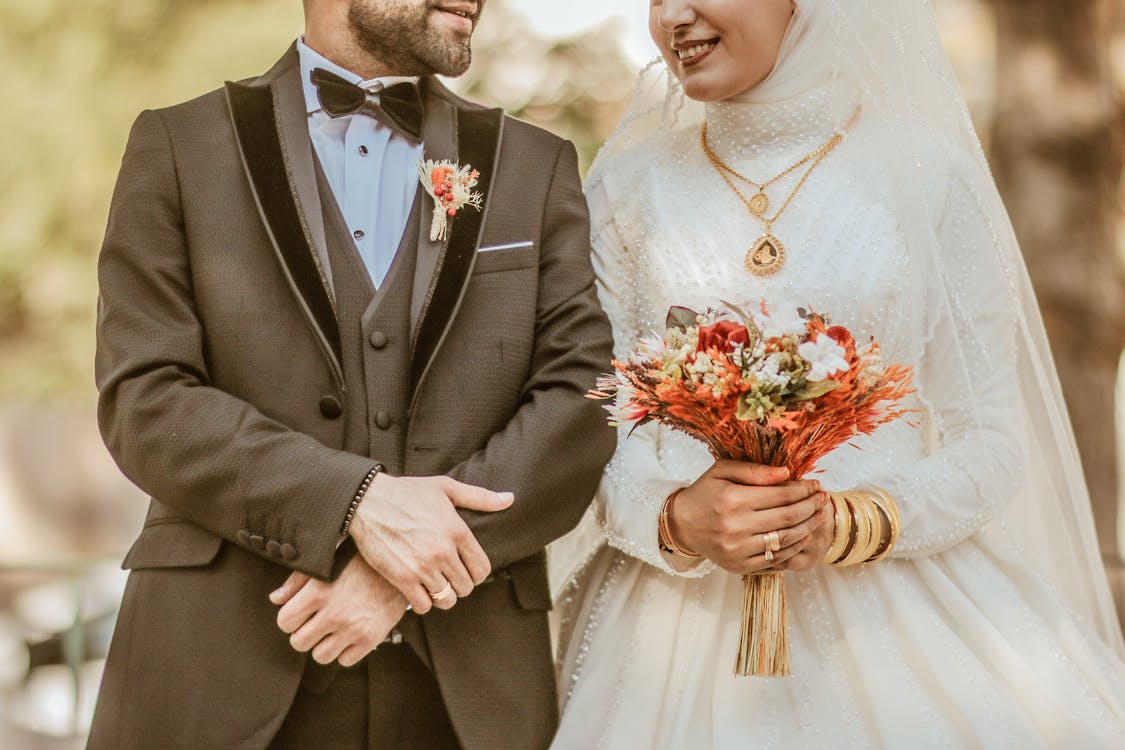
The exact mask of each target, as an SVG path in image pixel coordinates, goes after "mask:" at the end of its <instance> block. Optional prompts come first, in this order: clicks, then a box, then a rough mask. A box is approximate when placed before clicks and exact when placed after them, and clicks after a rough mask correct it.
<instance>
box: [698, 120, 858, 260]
mask: <svg viewBox="0 0 1125 750" xmlns="http://www.w3.org/2000/svg"><path fill="white" fill-rule="evenodd" d="M842 140H844V134H843V133H841V132H837V133H834V134H833V135H832V137H831V138H829V139H828V140H827V141H825V142H824V143H822V144H821V145H819V146H817V147H816V148H815V149H813V150H812V151H811V152H810V153H809V154H807V155H806V156H804V157H803V158H801V159H800V160H799V161H798V162H797V163H796V164H794V165H793V166H791V167H789V168H787V169H786V170H785V171H783V172H781V173H780V174H778V175H777V176H775V177H773V178H771V179H770V180H767V181H766V182H754V181H753V180H751V179H750V178H748V177H746V176H744V175H742V174H739V173H738V172H737V171H736V170H735V169H734V167H732V166H730V165H729V164H727V163H726V162H724V161H723V160H722V159H720V158H719V155H718V154H716V153H715V152H714V151H712V150H711V147H710V146H709V145H708V144H707V122H706V121H704V123H703V129H702V131H701V132H700V134H699V141H700V144H701V145H702V146H703V153H704V154H706V155H707V159H708V160H710V162H711V166H713V167H714V168H715V171H716V172H718V173H719V176H720V177H722V178H723V182H725V183H726V184H727V186H728V187H729V188H730V189H731V190H733V191H734V194H735V195H737V196H738V198H739V200H741V201H742V203H743V204H744V205H745V206H746V209H747V210H748V211H749V212H750V215H751V216H753V217H754V218H756V219H758V220H759V221H761V222H762V223H763V224H764V225H765V230H764V231H763V232H762V235H761V236H760V237H758V239H757V240H756V241H755V242H754V244H753V246H751V248H750V249H749V250H747V251H746V257H745V259H744V260H743V262H744V263H745V264H746V270H747V271H749V272H750V273H752V274H754V275H755V276H769V275H771V274H774V273H777V272H778V271H779V270H781V267H782V266H783V265H785V246H784V245H783V244H781V241H780V240H779V239H777V237H775V236H774V235H773V225H774V223H775V222H776V221H777V220H778V219H779V218H781V215H782V214H783V213H785V209H787V208H789V204H790V203H792V202H793V199H794V198H796V197H797V193H799V192H800V191H801V188H802V187H804V186H805V183H806V182H807V181H808V179H809V176H810V175H812V173H813V172H814V171H816V168H817V167H819V166H820V163H821V162H822V161H824V159H825V157H826V156H828V155H829V154H830V153H832V151H834V150H835V148H836V147H837V146H839V145H840V141H842ZM805 165H808V168H807V169H806V170H805V173H804V174H803V175H801V179H800V180H798V181H797V185H796V187H794V188H793V190H792V191H791V192H790V193H789V196H788V197H787V198H786V199H785V201H784V202H783V203H782V204H781V208H779V209H778V210H777V212H776V213H775V214H774V215H773V216H766V213H767V212H768V211H769V210H770V197H769V195H767V194H766V189H767V188H769V187H770V186H772V185H773V184H775V183H776V182H778V181H779V180H781V179H784V178H785V177H787V176H789V175H791V174H793V173H794V172H796V171H797V170H798V169H800V168H801V167H803V166H805ZM735 179H737V180H740V181H742V182H744V183H746V184H747V185H750V186H751V187H753V188H755V189H756V190H757V192H756V193H754V195H752V196H749V197H747V196H746V194H745V193H743V192H742V191H741V190H739V189H738V185H736V184H735V182H734V180H735Z"/></svg>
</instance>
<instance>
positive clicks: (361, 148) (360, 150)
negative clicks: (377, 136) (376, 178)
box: [359, 146, 367, 156]
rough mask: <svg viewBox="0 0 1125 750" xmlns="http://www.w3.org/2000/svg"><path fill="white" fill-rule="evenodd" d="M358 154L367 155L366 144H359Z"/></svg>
mask: <svg viewBox="0 0 1125 750" xmlns="http://www.w3.org/2000/svg"><path fill="white" fill-rule="evenodd" d="M359 155H360V156H367V146H360V147H359Z"/></svg>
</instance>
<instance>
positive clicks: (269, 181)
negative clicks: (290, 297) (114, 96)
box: [226, 83, 343, 380]
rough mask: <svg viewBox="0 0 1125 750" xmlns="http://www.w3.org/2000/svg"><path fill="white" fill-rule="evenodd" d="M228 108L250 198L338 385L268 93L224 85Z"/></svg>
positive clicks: (335, 355) (330, 331)
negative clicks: (255, 203) (247, 181)
mask: <svg viewBox="0 0 1125 750" xmlns="http://www.w3.org/2000/svg"><path fill="white" fill-rule="evenodd" d="M226 90H227V102H228V104H229V106H230V112H231V120H232V122H233V123H234V130H235V133H236V135H237V139H238V146H239V150H240V152H241V154H242V161H243V166H244V168H245V169H246V174H247V176H248V177H249V180H250V188H251V192H252V193H253V194H254V199H255V201H256V202H257V204H258V210H259V212H260V213H261V215H262V220H263V222H264V223H265V227H266V232H267V233H268V234H269V237H270V241H271V242H272V243H273V247H274V250H275V251H276V252H277V254H278V258H279V259H280V261H281V264H282V267H283V269H284V270H285V272H286V276H287V277H288V279H289V282H290V285H291V286H292V287H293V290H294V292H295V293H296V295H297V297H298V299H299V300H300V301H301V303H302V308H303V309H304V311H305V314H306V316H307V317H308V318H309V321H310V322H311V323H312V324H313V327H314V329H315V330H316V331H317V333H318V334H319V338H320V339H321V344H322V345H323V346H324V347H325V348H326V352H327V354H328V355H329V357H330V358H331V359H332V360H333V364H334V366H335V368H336V371H337V374H338V375H339V376H340V378H341V380H342V377H343V376H342V372H341V370H340V362H341V361H342V360H343V357H342V354H341V349H340V331H339V326H338V324H337V322H336V313H335V309H334V307H333V304H332V298H331V297H330V295H329V292H328V289H327V287H326V281H325V279H324V277H323V275H322V273H321V270H320V268H319V267H318V266H317V262H316V259H315V256H314V252H315V251H314V249H313V248H312V247H310V245H309V238H308V236H307V235H306V233H305V228H304V226H303V224H302V221H301V214H300V211H299V209H298V206H297V203H296V201H295V199H294V194H295V193H294V188H293V186H292V185H291V184H290V170H289V169H288V164H287V163H286V160H285V151H284V150H283V148H282V146H281V140H280V133H279V130H278V123H277V119H276V118H277V112H276V109H275V102H274V96H273V92H272V90H271V89H270V88H269V87H267V86H246V85H242V84H237V83H227V86H226Z"/></svg>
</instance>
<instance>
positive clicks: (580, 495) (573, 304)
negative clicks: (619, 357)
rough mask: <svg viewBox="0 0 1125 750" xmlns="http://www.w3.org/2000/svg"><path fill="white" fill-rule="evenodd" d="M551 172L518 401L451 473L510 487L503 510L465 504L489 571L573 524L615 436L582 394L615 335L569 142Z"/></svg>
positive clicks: (605, 366) (606, 361)
mask: <svg viewBox="0 0 1125 750" xmlns="http://www.w3.org/2000/svg"><path fill="white" fill-rule="evenodd" d="M553 175H554V176H553V178H552V184H551V187H550V190H549V193H548V196H547V201H546V207H545V209H544V216H543V232H542V235H541V245H540V248H541V250H540V266H539V276H540V278H539V298H538V302H537V311H536V324H535V344H534V348H533V352H532V364H531V374H530V377H529V378H528V382H527V384H526V386H525V387H524V392H523V394H522V399H521V401H520V403H521V404H522V406H521V407H520V409H519V410H518V411H517V412H516V414H515V415H514V416H513V417H512V419H511V420H510V421H509V423H508V424H507V426H506V427H505V428H504V429H503V430H502V431H500V432H499V433H497V434H496V435H494V436H493V437H492V439H491V440H490V441H489V442H488V445H487V446H486V447H485V448H484V449H483V450H481V451H478V452H477V453H476V454H474V455H473V456H471V457H470V458H469V459H468V460H467V461H465V462H464V463H462V464H461V465H459V466H457V467H455V468H454V469H453V471H451V472H450V476H452V477H453V478H455V479H457V480H459V481H462V482H466V483H468V484H473V485H478V486H482V487H490V488H497V489H504V490H511V491H513V492H514V493H515V496H516V500H515V502H514V503H513V505H512V507H511V508H509V509H508V510H506V511H503V512H501V513H495V514H486V513H474V512H472V511H463V515H464V516H465V518H466V520H467V522H468V524H469V527H470V528H471V529H472V530H473V532H474V533H475V534H476V536H477V538H478V539H479V540H480V542H481V546H483V547H484V550H485V552H486V553H487V554H488V556H489V559H490V560H491V562H492V567H493V569H499V568H502V567H504V566H506V565H508V564H510V563H512V562H515V561H518V560H521V559H523V558H525V557H528V556H529V555H532V554H535V553H536V552H539V551H540V550H542V549H543V548H544V547H545V546H546V545H547V544H548V543H550V542H552V541H554V540H555V539H557V538H558V537H560V536H562V535H563V534H565V533H566V532H567V531H569V530H570V529H572V528H574V526H575V525H577V523H578V521H579V519H580V518H581V517H582V514H583V512H584V511H585V510H586V508H587V506H588V505H589V504H590V501H591V499H592V498H593V497H594V493H595V491H596V490H597V486H598V481H599V479H600V478H601V474H602V469H603V468H604V467H605V464H606V462H608V461H609V458H610V456H611V455H612V454H613V449H614V445H615V440H616V438H615V433H614V430H612V429H611V428H610V427H609V426H608V425H607V422H606V414H605V411H604V410H603V409H602V408H601V406H600V405H599V404H598V403H597V402H595V401H591V400H590V399H587V398H586V397H585V395H586V393H587V391H588V390H589V389H590V388H592V387H593V386H594V383H595V381H596V379H597V376H598V375H599V374H601V373H603V372H607V371H608V370H609V368H610V359H611V355H612V350H613V336H612V333H611V331H610V326H609V322H608V321H607V319H606V316H605V313H603V312H602V309H601V307H600V306H599V304H598V297H597V291H596V289H595V286H594V272H593V269H592V267H591V263H590V219H589V214H588V213H587V209H586V200H585V198H584V196H583V195H582V186H581V181H580V179H579V176H578V155H577V153H576V152H575V150H574V146H573V145H572V144H570V143H569V142H567V143H564V144H563V145H562V146H561V150H560V152H559V154H558V156H557V159H556V163H555V166H554V170H553Z"/></svg>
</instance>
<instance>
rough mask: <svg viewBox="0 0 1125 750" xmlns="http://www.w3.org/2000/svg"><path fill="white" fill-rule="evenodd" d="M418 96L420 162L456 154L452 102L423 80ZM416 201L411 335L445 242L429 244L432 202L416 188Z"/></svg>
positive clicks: (427, 299)
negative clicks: (420, 102)
mask: <svg viewBox="0 0 1125 750" xmlns="http://www.w3.org/2000/svg"><path fill="white" fill-rule="evenodd" d="M423 80H424V82H423V83H422V84H421V85H422V89H423V90H422V96H423V101H424V104H425V107H426V117H425V120H423V123H422V148H423V157H422V158H424V159H452V158H454V156H455V155H456V153H457V108H456V107H454V106H453V104H452V102H449V101H447V100H446V99H444V98H442V97H440V96H437V95H436V93H435V91H434V89H433V87H432V86H430V85H429V82H428V81H429V79H423ZM418 198H419V199H420V200H421V201H422V206H421V207H422V214H421V218H422V219H423V221H422V222H421V223H420V226H421V227H424V230H423V229H419V231H418V264H417V266H416V267H415V269H414V294H413V296H412V298H411V303H410V330H411V331H413V332H414V334H415V336H417V333H418V323H419V321H420V320H421V319H422V315H423V313H424V311H425V310H426V309H427V308H428V307H429V304H430V299H431V295H432V294H433V289H434V281H435V274H436V272H437V269H438V264H439V263H440V261H441V259H442V257H443V256H444V255H445V249H446V246H447V245H448V243H449V235H448V234H446V238H445V241H444V242H431V241H430V232H429V226H430V216H431V212H432V211H433V200H432V199H431V198H430V196H429V195H427V194H426V192H425V190H424V189H423V188H422V187H421V186H419V188H418Z"/></svg>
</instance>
